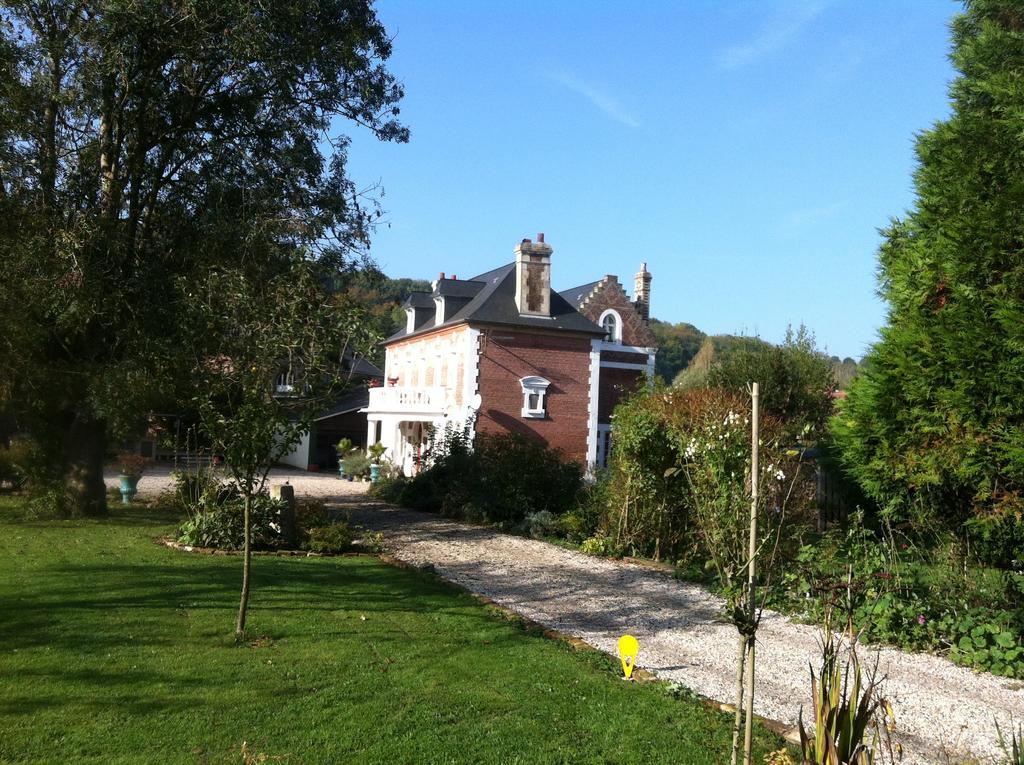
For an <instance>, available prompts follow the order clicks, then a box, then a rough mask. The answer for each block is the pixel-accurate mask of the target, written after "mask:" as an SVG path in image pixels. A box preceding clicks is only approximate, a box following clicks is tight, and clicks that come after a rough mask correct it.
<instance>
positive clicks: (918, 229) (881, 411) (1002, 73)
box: [833, 0, 1024, 527]
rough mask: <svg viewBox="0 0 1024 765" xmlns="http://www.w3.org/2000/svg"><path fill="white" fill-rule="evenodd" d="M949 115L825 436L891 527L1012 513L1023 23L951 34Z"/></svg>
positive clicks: (1019, 436) (936, 135)
mask: <svg viewBox="0 0 1024 765" xmlns="http://www.w3.org/2000/svg"><path fill="white" fill-rule="evenodd" d="M952 30H953V52H952V60H953V63H954V65H955V66H956V68H957V69H958V70H959V72H960V75H959V76H958V77H957V79H956V80H954V82H953V83H952V85H951V86H950V96H951V100H952V107H953V111H952V115H951V116H950V117H949V118H948V119H946V120H943V121H941V122H939V123H937V124H936V125H935V126H934V127H933V128H931V129H930V130H927V131H925V132H923V133H921V134H920V135H919V136H918V138H917V156H918V163H919V164H918V169H917V171H916V173H915V176H914V180H915V185H916V190H917V203H916V205H915V207H914V209H913V210H912V211H911V212H910V213H909V215H908V216H907V217H906V218H904V219H900V220H894V221H893V222H892V223H891V225H890V226H889V227H888V228H887V229H886V230H885V232H884V236H885V240H884V242H883V244H882V246H881V250H880V253H879V265H880V268H879V273H880V283H881V294H882V296H883V297H884V299H885V300H886V301H887V302H888V303H889V317H888V325H887V326H886V327H885V328H884V329H883V330H882V332H881V339H880V340H879V342H878V343H877V344H876V345H875V346H874V348H873V349H872V350H871V352H870V353H869V354H868V356H867V357H866V359H865V362H864V364H863V367H862V370H861V372H860V373H859V375H858V377H857V378H856V379H855V380H854V381H853V383H852V385H851V386H850V390H849V397H848V398H847V400H846V403H845V405H844V406H843V407H842V411H841V413H840V414H839V416H838V417H836V419H835V421H834V423H833V430H834V432H835V435H836V439H837V441H838V443H839V445H840V446H841V447H842V453H843V461H844V464H845V466H846V468H847V469H848V470H849V471H850V473H851V474H852V475H853V476H854V477H855V478H856V479H857V480H858V482H859V483H860V484H861V485H862V486H863V487H864V490H865V491H866V492H867V493H868V494H869V495H870V496H871V497H873V498H874V499H875V500H876V501H878V502H879V503H880V504H881V505H882V506H883V508H884V509H885V511H886V512H887V513H888V514H889V516H890V517H892V518H895V519H912V520H915V521H917V522H919V523H921V524H922V525H927V524H931V523H935V522H936V521H945V522H947V523H949V524H951V525H952V526H954V527H958V526H959V524H961V523H962V522H963V521H964V520H966V519H967V518H969V517H972V516H973V517H976V518H984V519H988V518H999V517H1005V516H1007V515H1013V516H1014V517H1016V518H1018V519H1019V518H1020V517H1021V514H1022V512H1024V404H1022V398H1021V396H1020V391H1021V389H1022V386H1024V363H1022V360H1024V260H1022V259H1021V248H1022V244H1021V243H1022V242H1024V217H1022V216H1021V215H1020V210H1021V209H1022V207H1024V168H1022V165H1021V163H1020V136H1021V134H1022V132H1024V10H1022V8H1021V6H1020V3H1017V2H1009V1H1008V0H973V1H972V2H968V3H967V6H966V12H965V13H964V14H962V15H960V16H958V17H957V18H956V19H955V20H954V21H953V24H952Z"/></svg>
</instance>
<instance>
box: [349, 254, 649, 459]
mask: <svg viewBox="0 0 1024 765" xmlns="http://www.w3.org/2000/svg"><path fill="white" fill-rule="evenodd" d="M552 254H553V250H552V248H551V246H550V245H549V244H547V243H546V242H545V241H544V235H543V234H539V235H538V237H537V241H536V242H534V241H531V240H529V239H524V240H523V241H522V242H520V244H519V245H518V246H517V247H516V248H515V260H514V261H513V262H512V263H510V264H507V265H505V266H502V267H500V268H496V269H494V270H492V271H488V272H486V273H483V274H480V275H479V276H475V277H473V278H472V279H465V280H460V279H458V278H456V277H454V276H453V277H451V278H445V276H444V274H441V275H440V277H439V278H438V279H437V281H435V282H434V284H433V291H432V292H430V293H427V292H422V293H413V294H412V295H411V296H410V297H409V299H408V300H407V301H406V304H405V310H406V326H405V328H404V329H403V330H401V331H400V332H398V333H396V334H395V335H393V336H392V337H390V338H389V339H388V340H387V341H386V342H385V348H386V362H385V369H384V378H385V379H384V386H383V387H380V388H373V389H370V398H369V404H368V405H367V407H366V410H365V411H366V417H367V442H368V443H376V442H378V441H379V442H381V443H382V444H383V445H384V446H385V447H386V449H387V451H386V455H387V456H388V457H389V458H390V459H391V460H392V461H394V462H395V463H396V464H398V465H400V466H401V467H402V469H403V471H404V472H405V473H406V474H407V475H412V474H413V473H414V472H415V470H416V469H417V466H418V464H419V459H420V456H421V454H422V452H423V449H424V448H425V447H426V446H427V443H428V439H429V437H430V434H431V431H432V430H435V429H436V430H441V429H443V428H445V427H446V426H451V427H455V428H463V427H465V426H466V424H467V423H469V422H472V423H473V424H474V425H473V426H474V432H477V433H507V432H517V433H521V434H524V435H526V436H528V437H530V438H534V439H536V440H538V441H540V442H541V443H543V444H545V445H546V446H549V447H552V448H558V449H561V450H562V451H563V452H564V453H565V454H566V456H568V457H569V458H571V459H574V460H577V461H578V462H580V463H581V464H582V465H584V466H585V467H586V468H587V469H588V470H593V469H595V468H600V467H603V466H604V465H605V463H606V460H607V455H608V450H609V445H610V436H611V413H612V410H613V409H614V408H615V405H616V404H617V403H618V402H619V400H620V399H621V398H622V397H623V396H624V395H627V394H628V393H629V392H630V391H632V390H634V389H636V387H637V386H639V385H643V384H645V382H646V381H647V380H649V379H651V377H652V375H653V372H654V355H655V352H656V348H655V347H654V338H653V336H652V334H651V331H650V328H649V327H648V319H649V315H650V291H651V290H650V287H651V274H650V273H649V272H648V271H647V268H646V264H644V265H642V266H641V268H640V272H639V273H638V274H637V275H636V282H635V290H634V296H633V298H632V299H631V298H630V297H629V295H627V294H626V291H625V290H624V288H623V287H622V285H621V284H620V283H619V280H618V278H617V277H615V276H610V275H609V276H605V277H603V278H602V279H598V280H597V281H594V282H590V283H589V284H584V285H581V286H579V287H574V288H572V289H569V290H564V291H561V292H557V291H555V290H553V289H552V287H551V263H552Z"/></svg>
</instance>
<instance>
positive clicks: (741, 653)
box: [729, 634, 747, 765]
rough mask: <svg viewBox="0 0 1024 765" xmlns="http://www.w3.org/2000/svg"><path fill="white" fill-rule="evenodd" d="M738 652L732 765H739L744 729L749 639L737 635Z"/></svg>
mask: <svg viewBox="0 0 1024 765" xmlns="http://www.w3.org/2000/svg"><path fill="white" fill-rule="evenodd" d="M737 637H738V638H739V640H738V641H737V651H736V717H735V719H734V720H733V724H732V758H731V759H730V760H729V762H730V763H731V765H739V758H740V731H741V730H742V729H743V666H744V661H745V659H746V656H747V639H746V638H745V637H744V636H743V635H742V634H740V635H737Z"/></svg>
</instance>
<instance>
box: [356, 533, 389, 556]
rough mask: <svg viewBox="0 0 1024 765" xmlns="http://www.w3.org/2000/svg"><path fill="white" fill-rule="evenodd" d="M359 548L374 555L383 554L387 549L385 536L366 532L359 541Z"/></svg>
mask: <svg viewBox="0 0 1024 765" xmlns="http://www.w3.org/2000/svg"><path fill="white" fill-rule="evenodd" d="M359 546H360V547H361V548H363V550H365V551H366V552H368V553H374V554H377V553H382V552H384V550H385V549H387V548H386V546H385V544H384V535H383V534H382V533H381V532H379V531H373V532H370V531H367V532H364V533H363V536H362V538H361V539H360V540H359Z"/></svg>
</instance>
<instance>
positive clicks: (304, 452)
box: [277, 432, 310, 470]
mask: <svg viewBox="0 0 1024 765" xmlns="http://www.w3.org/2000/svg"><path fill="white" fill-rule="evenodd" d="M309 442H310V437H309V433H308V432H307V433H305V434H303V436H302V440H301V441H299V443H298V444H297V445H296V446H295V448H294V449H292V450H291V451H290V452H288V453H287V454H285V455H283V456H281V457H280V458H278V460H277V461H278V462H280V463H281V464H282V465H291V466H292V467H297V468H299V469H300V470H305V469H306V468H308V467H309Z"/></svg>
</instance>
